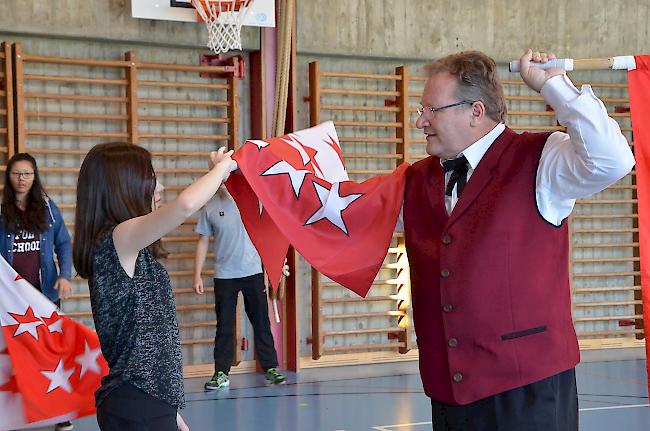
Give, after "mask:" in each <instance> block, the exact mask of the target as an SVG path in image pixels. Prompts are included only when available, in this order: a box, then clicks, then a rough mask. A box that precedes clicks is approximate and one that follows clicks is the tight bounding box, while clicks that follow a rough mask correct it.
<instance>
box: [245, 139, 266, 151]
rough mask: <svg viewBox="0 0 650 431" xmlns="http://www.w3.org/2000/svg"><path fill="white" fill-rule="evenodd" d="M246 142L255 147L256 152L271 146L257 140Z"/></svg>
mask: <svg viewBox="0 0 650 431" xmlns="http://www.w3.org/2000/svg"><path fill="white" fill-rule="evenodd" d="M247 142H250V143H251V144H253V145H255V146H257V151H261V150H262V148H264V147H268V146H269V145H271V144H269V143H268V142H265V141H260V140H258V139H251V140H249V141H247Z"/></svg>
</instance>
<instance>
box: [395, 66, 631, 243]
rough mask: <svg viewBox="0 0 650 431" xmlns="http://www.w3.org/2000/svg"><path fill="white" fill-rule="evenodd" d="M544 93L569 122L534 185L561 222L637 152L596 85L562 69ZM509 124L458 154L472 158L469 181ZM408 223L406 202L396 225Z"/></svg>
mask: <svg viewBox="0 0 650 431" xmlns="http://www.w3.org/2000/svg"><path fill="white" fill-rule="evenodd" d="M541 94H542V96H543V97H544V100H546V102H547V103H548V104H549V105H550V106H551V107H552V108H553V110H554V111H555V114H556V117H557V120H558V122H559V123H560V124H561V125H563V126H565V127H566V128H567V133H564V132H555V133H553V134H551V135H550V136H549V137H548V139H547V140H546V143H545V144H544V149H543V150H542V155H541V158H540V162H539V166H538V168H537V181H536V190H535V197H536V200H537V208H538V209H539V213H540V214H541V215H542V217H544V219H545V220H546V221H548V222H549V223H552V224H553V225H555V226H559V225H560V224H561V223H562V221H563V220H564V219H565V218H567V217H568V216H569V214H570V213H571V211H572V210H573V206H574V205H575V202H576V199H578V198H582V197H585V196H589V195H592V194H594V193H597V192H599V191H601V190H603V189H605V188H607V187H608V186H610V185H612V184H614V183H615V182H616V181H618V180H619V179H621V178H623V177H624V176H625V175H627V174H628V173H629V172H630V170H632V167H633V166H634V155H633V154H632V151H631V150H630V146H629V145H628V143H627V140H626V139H625V136H623V134H622V133H621V129H620V127H619V125H618V123H617V122H616V121H615V120H614V119H612V118H610V117H609V116H608V115H607V110H606V109H605V106H604V105H603V102H601V101H600V100H599V99H598V98H597V97H596V96H595V95H594V93H593V91H592V89H591V86H589V85H583V86H582V89H581V91H578V89H576V88H575V86H574V85H573V84H572V83H571V81H570V80H569V78H567V77H566V75H559V76H554V77H553V78H551V79H549V80H548V81H546V83H545V84H544V86H543V87H542V91H541ZM504 130H505V126H504V125H503V124H497V125H496V126H495V127H494V129H492V130H491V131H490V132H489V133H488V134H486V135H485V136H483V137H482V138H481V139H479V140H478V141H476V142H474V143H473V144H472V145H470V146H469V147H467V148H466V149H465V150H463V152H462V153H460V154H459V155H458V157H460V156H462V155H464V156H465V158H466V159H467V161H468V162H469V164H470V168H469V170H468V172H467V180H468V182H469V179H470V177H471V176H472V173H473V172H474V169H476V167H477V166H478V164H479V162H480V161H481V159H482V158H483V156H484V155H485V153H486V152H487V150H488V149H489V148H490V145H492V143H493V142H494V141H495V140H496V139H497V138H498V137H499V135H501V133H503V131H504ZM441 162H442V161H441ZM450 176H451V172H447V173H446V174H445V185H446V184H447V182H448V181H449V177H450ZM456 188H457V185H456V186H454V189H453V191H452V195H451V196H447V195H446V194H445V206H446V208H447V212H448V213H451V212H452V211H453V209H454V207H455V205H456V202H457V201H458V195H457V191H456ZM403 224H404V222H403V206H402V212H401V213H400V216H399V219H398V221H397V226H396V229H397V230H396V231H398V232H401V231H403Z"/></svg>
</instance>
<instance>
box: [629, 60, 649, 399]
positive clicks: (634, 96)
mask: <svg viewBox="0 0 650 431" xmlns="http://www.w3.org/2000/svg"><path fill="white" fill-rule="evenodd" d="M634 59H635V61H636V69H635V70H630V71H629V72H628V92H629V97H630V114H631V116H632V131H633V133H634V137H633V141H634V157H635V158H636V183H637V201H638V212H639V254H640V261H641V291H642V296H643V322H644V334H645V341H646V357H647V358H650V343H648V337H649V336H650V122H649V121H648V118H650V56H648V55H639V56H635V57H634ZM649 364H650V362H649ZM648 371H649V372H648V376H649V377H648V392H650V368H648Z"/></svg>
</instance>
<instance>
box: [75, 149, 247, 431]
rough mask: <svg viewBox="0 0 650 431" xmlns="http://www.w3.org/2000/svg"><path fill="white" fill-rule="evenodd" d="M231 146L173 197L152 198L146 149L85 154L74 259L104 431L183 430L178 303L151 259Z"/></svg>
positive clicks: (224, 163)
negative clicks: (92, 340)
mask: <svg viewBox="0 0 650 431" xmlns="http://www.w3.org/2000/svg"><path fill="white" fill-rule="evenodd" d="M231 154H232V151H229V152H224V149H223V148H222V149H220V150H219V151H218V152H213V153H211V155H210V159H211V163H212V164H213V167H212V168H211V169H210V171H209V172H208V173H207V174H206V175H204V176H203V177H201V178H199V179H198V180H197V181H195V182H194V183H193V184H191V185H190V186H189V187H187V188H186V189H185V190H183V191H182V192H181V193H180V194H179V195H178V197H176V199H174V200H173V201H171V202H169V203H168V204H165V205H162V206H159V204H160V199H161V192H162V190H163V187H162V186H161V185H160V183H158V182H157V181H156V174H155V172H154V169H153V166H152V164H151V154H150V153H149V152H148V151H147V150H145V149H144V148H142V147H139V146H137V145H132V144H124V143H109V144H101V145H97V146H95V147H93V148H92V149H91V150H90V152H89V153H88V154H87V155H86V158H85V159H84V161H83V164H82V166H81V170H80V172H79V180H78V183H77V208H76V223H75V242H74V247H73V259H74V264H75V267H76V268H77V271H78V272H79V275H80V276H81V277H83V278H86V279H88V285H89V287H90V301H91V306H92V310H93V319H94V321H95V329H96V330H97V334H98V335H99V341H100V343H101V347H102V352H103V354H104V357H105V358H106V361H107V362H108V365H109V368H110V371H109V374H108V375H107V376H106V377H104V378H103V379H102V385H101V387H100V388H99V389H98V390H97V392H96V393H95V399H96V404H97V421H98V423H99V426H100V429H102V430H115V429H119V430H123V431H128V430H156V431H172V430H177V429H188V428H187V426H186V425H185V424H184V422H183V420H182V418H181V417H180V415H179V414H178V413H177V410H178V408H182V407H183V406H184V404H185V400H184V393H183V373H182V357H181V347H180V341H179V332H178V321H177V318H176V306H175V303H174V297H173V295H172V289H171V284H170V279H169V275H168V274H167V271H166V270H165V268H164V267H163V266H162V265H161V264H160V263H159V262H158V260H156V257H158V256H160V253H161V250H160V246H159V241H160V238H161V237H162V236H164V235H165V234H167V233H168V232H170V231H172V230H174V229H175V228H176V227H178V226H179V225H180V224H181V223H183V221H185V219H186V218H188V217H189V216H191V215H192V214H193V213H195V212H196V211H197V210H199V209H200V208H201V207H202V206H203V205H204V204H205V203H206V202H207V201H208V200H209V199H210V198H211V197H212V196H213V195H214V194H215V192H216V191H217V189H218V188H219V186H220V185H221V183H222V182H223V181H224V180H225V179H226V178H227V176H228V175H229V172H230V170H231V169H232V165H233V164H234V163H233V161H232V159H231V158H230V155H231Z"/></svg>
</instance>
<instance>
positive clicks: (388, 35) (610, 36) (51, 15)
mask: <svg viewBox="0 0 650 431" xmlns="http://www.w3.org/2000/svg"><path fill="white" fill-rule="evenodd" d="M0 10H1V13H0V31H2V32H4V33H8V32H11V33H17V34H20V33H34V34H42V35H53V36H65V37H72V38H79V39H103V40H119V41H127V42H137V43H145V44H148V43H163V44H173V45H178V46H186V47H201V46H203V44H204V41H205V37H206V35H205V30H204V28H203V26H201V25H197V24H193V23H180V22H164V21H148V20H141V19H134V18H131V1H130V0H87V1H83V2H82V1H78V0H56V1H53V0H3V2H2V8H1V9H0ZM297 13H298V50H299V51H300V52H303V53H320V54H333V55H347V56H353V57H355V56H370V57H393V58H394V57H401V58H429V57H432V56H437V55H441V54H444V53H449V52H453V51H458V50H464V49H479V50H483V51H485V52H488V53H489V54H491V55H493V56H494V57H495V58H496V59H497V60H498V61H506V60H508V59H510V58H512V57H515V56H517V55H518V54H519V53H520V52H521V51H522V49H523V48H524V47H527V46H533V47H537V48H543V49H546V50H552V51H555V52H556V53H558V54H559V55H573V56H576V57H577V56H581V57H586V56H608V55H622V54H632V53H642V52H644V51H646V50H647V40H648V34H649V33H650V27H649V25H650V24H648V22H650V20H649V19H648V18H649V14H650V3H648V2H647V1H646V0H621V1H616V2H614V1H610V0H574V1H570V2H567V1H565V0H547V1H544V2H532V1H529V0H509V1H502V0H465V1H457V0H408V1H404V0H401V1H399V0H398V1H395V0H327V1H323V0H297ZM257 34H258V32H257V30H255V29H250V28H249V29H245V30H244V33H243V43H244V46H245V47H246V48H248V49H251V48H255V47H256V46H258V44H259V42H258V37H257Z"/></svg>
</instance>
